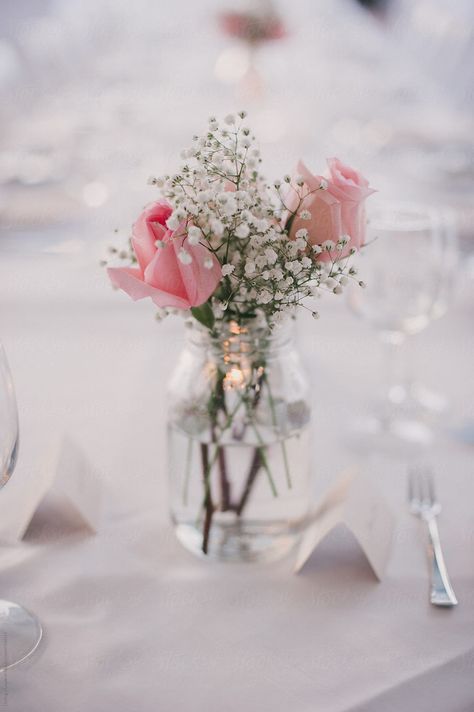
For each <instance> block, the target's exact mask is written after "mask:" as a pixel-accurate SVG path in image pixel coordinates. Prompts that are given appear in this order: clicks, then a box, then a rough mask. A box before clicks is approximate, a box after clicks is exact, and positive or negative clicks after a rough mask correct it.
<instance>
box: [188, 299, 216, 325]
mask: <svg viewBox="0 0 474 712" xmlns="http://www.w3.org/2000/svg"><path fill="white" fill-rule="evenodd" d="M191 314H192V315H193V317H194V318H195V319H197V320H198V321H199V322H200V323H201V324H203V325H204V326H206V327H207V328H208V329H212V327H213V326H214V321H215V319H214V313H213V311H212V309H211V306H210V304H209V302H204V304H201V306H199V307H191Z"/></svg>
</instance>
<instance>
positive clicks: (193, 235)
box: [188, 225, 202, 245]
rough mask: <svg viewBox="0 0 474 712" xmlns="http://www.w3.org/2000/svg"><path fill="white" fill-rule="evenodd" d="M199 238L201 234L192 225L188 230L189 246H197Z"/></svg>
mask: <svg viewBox="0 0 474 712" xmlns="http://www.w3.org/2000/svg"><path fill="white" fill-rule="evenodd" d="M201 237H202V232H201V230H200V229H199V228H198V227H196V226H195V225H192V226H191V227H190V228H188V242H189V244H190V245H198V244H199V240H200V239H201Z"/></svg>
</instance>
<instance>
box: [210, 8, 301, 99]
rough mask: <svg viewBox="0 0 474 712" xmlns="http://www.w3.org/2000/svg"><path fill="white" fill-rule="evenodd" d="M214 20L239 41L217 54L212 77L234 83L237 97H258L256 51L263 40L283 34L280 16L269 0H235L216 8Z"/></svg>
mask: <svg viewBox="0 0 474 712" xmlns="http://www.w3.org/2000/svg"><path fill="white" fill-rule="evenodd" d="M218 20H219V26H220V28H221V30H222V32H223V33H224V34H225V35H226V36H228V37H230V38H232V39H236V40H238V41H239V45H238V46H236V47H230V48H228V49H226V50H224V51H223V52H222V53H221V54H220V55H219V57H218V58H217V61H216V66H215V75H216V77H217V78H218V79H220V80H221V81H223V82H225V83H230V84H236V88H237V96H238V98H239V100H242V101H246V102H248V101H253V100H256V99H258V98H260V97H261V96H262V95H263V92H264V80H263V77H262V75H261V73H260V72H259V70H258V69H257V53H258V50H259V48H260V47H261V46H262V45H263V44H266V43H268V42H274V41H275V40H281V39H283V38H284V37H286V34H287V31H286V28H285V25H284V23H283V20H282V19H281V17H280V16H279V14H278V12H277V10H276V8H275V6H274V4H273V2H272V1H271V0H250V1H249V0H247V2H245V3H244V4H243V5H242V6H239V4H238V3H237V4H236V6H235V7H233V8H232V9H228V10H226V11H224V12H222V11H221V12H219V15H218ZM247 108H248V107H247Z"/></svg>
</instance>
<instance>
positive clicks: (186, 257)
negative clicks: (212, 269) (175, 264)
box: [178, 247, 212, 266]
mask: <svg viewBox="0 0 474 712" xmlns="http://www.w3.org/2000/svg"><path fill="white" fill-rule="evenodd" d="M178 259H179V261H180V262H182V263H183V265H190V264H191V262H192V261H193V258H192V257H191V255H190V254H189V252H188V251H187V250H185V249H184V247H182V248H181V249H180V251H179V252H178ZM211 266H212V265H211Z"/></svg>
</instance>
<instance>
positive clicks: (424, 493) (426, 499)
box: [420, 468, 430, 506]
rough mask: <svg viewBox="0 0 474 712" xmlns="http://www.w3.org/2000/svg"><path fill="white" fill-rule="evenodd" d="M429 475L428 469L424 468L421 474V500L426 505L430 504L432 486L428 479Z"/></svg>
mask: <svg viewBox="0 0 474 712" xmlns="http://www.w3.org/2000/svg"><path fill="white" fill-rule="evenodd" d="M428 478H429V475H428V471H427V470H426V468H424V469H423V472H422V474H421V475H420V484H421V497H420V499H421V502H422V503H423V505H425V506H429V505H430V487H429V481H428Z"/></svg>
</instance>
